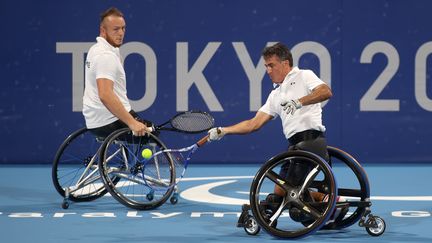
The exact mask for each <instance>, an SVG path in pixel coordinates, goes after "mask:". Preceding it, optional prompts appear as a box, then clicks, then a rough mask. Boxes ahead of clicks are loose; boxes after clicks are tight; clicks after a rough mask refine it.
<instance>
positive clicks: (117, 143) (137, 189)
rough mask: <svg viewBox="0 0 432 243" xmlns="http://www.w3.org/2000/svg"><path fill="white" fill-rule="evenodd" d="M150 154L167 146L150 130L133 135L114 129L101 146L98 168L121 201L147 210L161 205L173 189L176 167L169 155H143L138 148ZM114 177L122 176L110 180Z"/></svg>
mask: <svg viewBox="0 0 432 243" xmlns="http://www.w3.org/2000/svg"><path fill="white" fill-rule="evenodd" d="M145 148H148V149H151V150H152V152H153V154H155V153H157V152H158V151H161V150H163V149H166V146H165V145H164V144H163V143H162V141H160V140H159V139H158V138H157V137H156V136H154V135H153V134H150V133H148V134H147V135H146V136H142V137H138V136H134V135H133V134H132V132H131V131H130V130H129V129H128V128H125V129H120V130H118V131H115V132H113V133H112V134H111V135H110V136H108V137H107V138H106V139H105V142H104V143H103V144H102V146H101V151H100V156H101V160H100V162H99V169H100V171H101V175H102V179H103V181H104V184H105V187H106V189H107V190H108V191H109V192H110V193H111V195H112V196H113V197H114V198H115V199H116V200H117V201H119V202H120V203H122V204H123V205H125V206H127V207H130V208H133V209H138V210H149V209H154V208H157V207H159V206H160V205H162V204H163V203H165V202H166V200H168V198H169V197H170V195H171V194H172V192H173V190H174V185H175V178H176V176H175V167H174V163H173V160H172V158H171V157H166V158H165V159H161V158H160V157H159V156H156V157H152V158H150V159H144V158H142V156H141V151H142V150H143V149H145ZM113 178H121V180H120V181H119V182H118V183H113V181H112V179H113Z"/></svg>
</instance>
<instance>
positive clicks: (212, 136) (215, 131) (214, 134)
mask: <svg viewBox="0 0 432 243" xmlns="http://www.w3.org/2000/svg"><path fill="white" fill-rule="evenodd" d="M208 135H209V138H208V140H209V141H210V142H212V141H218V140H221V138H222V137H223V136H224V135H225V132H224V130H223V129H222V127H213V128H212V129H210V130H209V131H208Z"/></svg>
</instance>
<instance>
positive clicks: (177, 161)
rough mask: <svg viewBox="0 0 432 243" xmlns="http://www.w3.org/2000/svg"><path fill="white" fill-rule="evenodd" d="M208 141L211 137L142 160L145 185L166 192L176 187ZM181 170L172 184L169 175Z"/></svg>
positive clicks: (207, 136) (164, 150)
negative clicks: (191, 161) (191, 160)
mask: <svg viewBox="0 0 432 243" xmlns="http://www.w3.org/2000/svg"><path fill="white" fill-rule="evenodd" d="M208 141H209V135H206V136H205V137H203V138H201V139H200V140H198V141H197V142H196V143H194V144H192V145H190V146H187V147H184V148H180V149H163V150H159V151H157V152H156V153H154V154H153V155H152V156H151V158H150V159H146V160H142V161H143V164H144V166H143V179H144V181H145V184H146V185H147V186H149V187H151V188H152V190H154V191H161V190H162V191H166V190H168V189H169V188H172V187H175V186H176V185H177V184H178V183H179V182H180V181H181V179H182V178H183V177H184V175H185V173H186V169H187V167H188V164H189V161H190V159H191V157H192V155H193V154H194V153H195V152H196V151H197V150H198V148H200V147H202V146H203V145H204V144H206V143H207V142H208ZM180 169H182V172H181V174H180V176H176V180H175V183H173V184H170V183H169V181H170V180H168V175H172V174H174V175H175V174H176V172H175V171H178V170H180ZM173 171H174V173H173ZM175 200H176V199H175Z"/></svg>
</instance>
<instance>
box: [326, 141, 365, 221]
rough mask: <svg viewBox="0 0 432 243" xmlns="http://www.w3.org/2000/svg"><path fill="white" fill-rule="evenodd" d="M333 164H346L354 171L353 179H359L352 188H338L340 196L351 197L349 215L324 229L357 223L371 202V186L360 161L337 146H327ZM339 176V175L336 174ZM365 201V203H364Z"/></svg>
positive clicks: (347, 173)
mask: <svg viewBox="0 0 432 243" xmlns="http://www.w3.org/2000/svg"><path fill="white" fill-rule="evenodd" d="M327 150H328V152H329V155H330V159H331V161H332V164H334V165H337V164H344V165H345V166H346V167H348V169H350V170H351V173H353V176H352V177H353V179H355V180H357V182H358V183H354V184H357V185H356V186H350V188H342V186H340V187H339V188H338V196H342V197H350V199H349V200H348V201H347V202H346V203H347V204H349V205H350V206H349V212H350V213H349V214H348V215H349V216H346V217H345V218H343V219H340V220H336V221H334V222H332V223H329V224H327V225H325V226H324V227H323V229H342V228H346V227H349V226H351V225H353V224H355V223H357V222H358V221H359V220H360V219H361V217H362V215H363V214H364V213H365V211H366V207H367V206H369V205H368V203H369V202H370V187H369V180H368V177H367V174H366V172H365V170H364V169H363V167H362V166H361V165H360V163H359V162H358V161H357V160H356V159H354V157H353V156H351V155H350V154H348V153H347V152H345V151H343V150H341V149H338V148H335V147H330V146H328V147H327ZM349 173H350V172H347V171H344V175H345V176H346V175H349ZM336 176H337V175H336ZM362 202H363V203H362Z"/></svg>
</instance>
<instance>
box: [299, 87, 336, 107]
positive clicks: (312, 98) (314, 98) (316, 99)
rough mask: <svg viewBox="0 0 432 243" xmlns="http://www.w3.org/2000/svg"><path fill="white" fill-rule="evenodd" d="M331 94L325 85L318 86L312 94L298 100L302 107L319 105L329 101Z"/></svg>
mask: <svg viewBox="0 0 432 243" xmlns="http://www.w3.org/2000/svg"><path fill="white" fill-rule="evenodd" d="M332 96H333V93H332V91H331V89H330V87H329V86H328V85H327V84H320V85H318V86H317V87H316V88H314V89H313V90H312V92H311V93H310V94H308V95H306V96H303V97H302V98H300V99H299V101H300V103H301V104H302V106H305V105H312V104H316V103H320V102H323V101H326V100H328V99H330V98H331V97H332Z"/></svg>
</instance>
